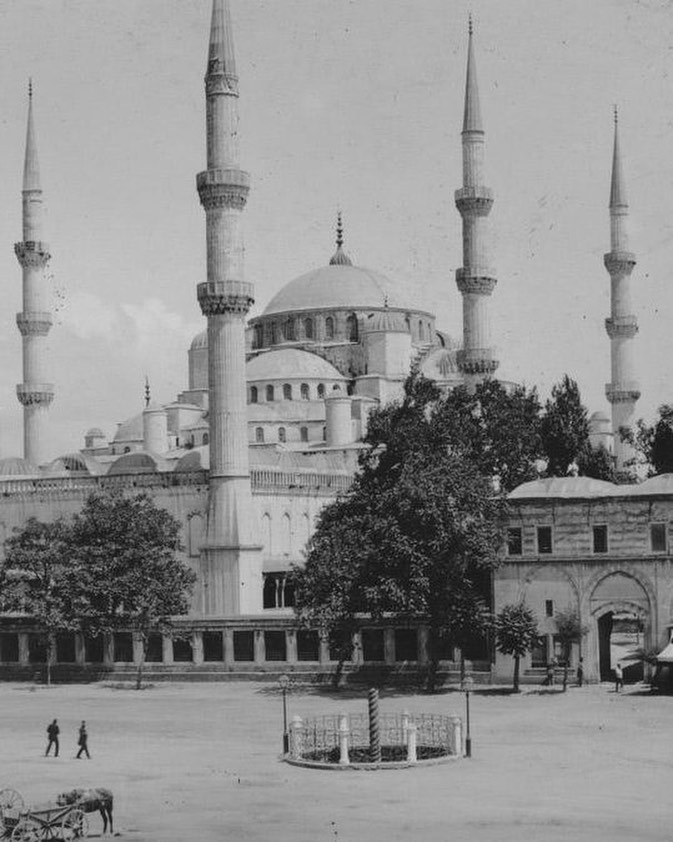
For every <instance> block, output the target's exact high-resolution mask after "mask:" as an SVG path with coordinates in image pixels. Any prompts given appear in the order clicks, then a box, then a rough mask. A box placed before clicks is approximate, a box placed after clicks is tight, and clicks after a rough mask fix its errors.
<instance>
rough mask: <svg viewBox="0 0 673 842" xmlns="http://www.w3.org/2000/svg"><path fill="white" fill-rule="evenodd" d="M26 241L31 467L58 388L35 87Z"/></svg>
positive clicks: (26, 408)
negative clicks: (53, 378)
mask: <svg viewBox="0 0 673 842" xmlns="http://www.w3.org/2000/svg"><path fill="white" fill-rule="evenodd" d="M21 192H22V197H23V201H22V205H23V240H22V241H21V242H20V243H16V244H15V246H14V252H15V254H16V257H17V260H18V261H19V263H20V264H21V267H22V269H23V311H22V312H21V313H17V315H16V324H17V327H18V328H19V332H20V333H21V336H22V343H23V383H20V384H19V385H18V386H17V387H16V394H17V397H18V399H19V402H20V403H21V404H22V406H23V450H24V458H25V459H26V460H27V461H28V462H30V463H31V464H33V465H41V464H42V463H43V462H44V461H45V455H46V454H45V448H46V444H47V443H46V440H45V428H46V423H47V410H48V409H49V406H50V404H51V402H52V400H53V399H54V386H53V384H51V383H47V382H46V376H45V371H46V368H47V347H46V341H47V334H48V333H49V330H50V329H51V325H52V315H51V296H50V293H49V289H48V287H47V281H46V279H45V277H44V270H45V267H46V265H47V263H48V261H49V258H50V254H49V245H48V244H47V243H46V242H44V240H43V239H42V237H43V235H44V232H43V222H42V186H41V182H40V166H39V163H38V157H37V142H36V138H35V122H34V117H33V83H32V80H30V81H29V83H28V120H27V128H26V157H25V163H24V168H23V188H22V191H21Z"/></svg>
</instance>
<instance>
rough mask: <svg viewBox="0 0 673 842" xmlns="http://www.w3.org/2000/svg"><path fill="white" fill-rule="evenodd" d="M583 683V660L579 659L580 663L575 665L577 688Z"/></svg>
mask: <svg viewBox="0 0 673 842" xmlns="http://www.w3.org/2000/svg"><path fill="white" fill-rule="evenodd" d="M583 681H584V658H580V662H579V664H578V665H577V686H578V687H581V686H582V682H583Z"/></svg>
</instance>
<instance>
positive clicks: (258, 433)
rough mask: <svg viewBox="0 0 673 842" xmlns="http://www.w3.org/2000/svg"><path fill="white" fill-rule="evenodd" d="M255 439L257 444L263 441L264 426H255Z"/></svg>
mask: <svg viewBox="0 0 673 842" xmlns="http://www.w3.org/2000/svg"><path fill="white" fill-rule="evenodd" d="M255 441H256V442H257V444H263V443H264V428H263V427H256V428H255Z"/></svg>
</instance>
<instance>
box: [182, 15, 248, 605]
mask: <svg viewBox="0 0 673 842" xmlns="http://www.w3.org/2000/svg"><path fill="white" fill-rule="evenodd" d="M205 82H206V135H207V169H206V170H205V171H204V172H201V173H199V174H198V176H197V177H196V186H197V189H198V192H199V198H200V199H201V204H202V205H203V208H204V210H205V212H206V251H207V281H206V282H205V283H201V284H199V285H198V288H197V296H198V300H199V304H200V305H201V310H202V312H203V315H204V316H206V317H207V319H208V391H209V420H210V480H209V490H208V527H207V533H206V544H205V546H204V548H203V553H202V565H203V568H202V574H203V582H204V598H203V610H204V612H205V613H206V614H209V615H214V614H218V615H221V614H226V615H236V614H252V613H256V612H259V611H261V610H262V554H261V546H259V545H258V543H257V542H256V540H255V535H254V530H253V508H252V491H251V485H250V468H249V464H248V429H247V425H248V421H247V412H246V380H245V319H246V315H247V313H248V311H249V309H250V306H251V304H252V303H253V300H254V299H253V287H252V284H250V283H248V282H246V281H245V278H244V273H243V252H244V249H243V235H242V232H241V214H242V212H243V209H244V207H245V203H246V200H247V196H248V191H249V189H250V177H249V175H248V173H246V172H243V171H242V170H241V169H240V168H239V151H238V78H237V76H236V65H235V62H234V44H233V36H232V27H231V12H230V9H229V0H213V13H212V20H211V27H210V46H209V51H208V68H207V71H206V78H205Z"/></svg>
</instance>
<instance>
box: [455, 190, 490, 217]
mask: <svg viewBox="0 0 673 842" xmlns="http://www.w3.org/2000/svg"><path fill="white" fill-rule="evenodd" d="M454 195H455V200H456V207H457V208H458V210H459V212H460V213H461V215H463V216H465V215H466V214H467V215H471V216H488V214H489V213H490V212H491V208H492V206H493V191H492V190H491V188H490V187H482V186H481V185H474V186H472V187H461V188H460V190H456V192H455V194H454Z"/></svg>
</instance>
